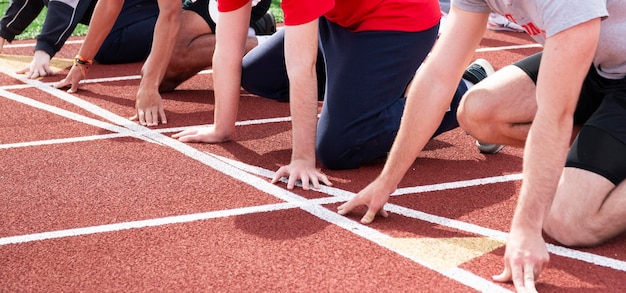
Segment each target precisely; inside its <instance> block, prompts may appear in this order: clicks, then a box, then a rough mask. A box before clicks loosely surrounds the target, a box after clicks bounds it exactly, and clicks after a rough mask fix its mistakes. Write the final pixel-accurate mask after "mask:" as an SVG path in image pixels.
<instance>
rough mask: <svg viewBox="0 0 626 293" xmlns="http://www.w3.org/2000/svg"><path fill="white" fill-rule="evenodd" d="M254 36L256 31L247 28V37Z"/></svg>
mask: <svg viewBox="0 0 626 293" xmlns="http://www.w3.org/2000/svg"><path fill="white" fill-rule="evenodd" d="M254 36H256V32H255V31H254V29H253V28H251V27H249V28H248V37H254Z"/></svg>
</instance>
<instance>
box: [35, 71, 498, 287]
mask: <svg viewBox="0 0 626 293" xmlns="http://www.w3.org/2000/svg"><path fill="white" fill-rule="evenodd" d="M25 82H27V83H32V84H33V85H34V86H35V87H36V88H38V89H40V90H42V91H44V92H47V93H50V94H52V95H55V96H57V97H58V98H60V99H62V100H64V101H66V102H69V103H72V104H74V105H76V106H78V107H81V108H83V109H85V110H87V111H90V112H92V113H93V114H95V115H98V116H100V117H103V118H105V119H107V120H109V121H112V122H114V123H116V124H120V125H122V126H124V127H126V128H128V129H129V130H131V131H137V132H141V134H143V135H144V136H145V137H146V138H148V139H152V140H154V141H155V142H157V143H160V144H162V145H164V146H168V147H170V148H172V149H174V150H176V151H179V152H181V153H183V154H185V155H187V156H188V157H190V158H192V159H195V160H197V161H199V162H202V163H204V164H205V165H207V166H209V167H212V168H213V169H215V170H217V171H220V172H222V173H223V174H226V175H228V176H231V177H232V178H234V179H236V180H239V181H241V182H243V183H246V184H248V185H250V186H252V187H255V188H257V189H259V190H261V191H263V192H265V193H268V194H270V195H273V196H274V197H276V198H279V199H281V200H284V201H286V202H292V203H293V202H303V201H304V202H306V201H308V199H306V198H303V197H301V196H299V195H297V194H295V193H293V192H291V191H288V190H286V189H283V188H280V187H278V186H276V185H274V184H271V183H270V182H268V181H267V180H266V179H262V178H261V177H257V176H256V175H252V174H250V173H247V172H245V171H242V170H239V169H237V168H235V167H233V166H231V165H229V164H227V163H225V162H222V161H220V160H218V159H217V158H215V157H212V156H210V155H208V154H206V153H204V152H201V151H199V150H197V149H195V148H193V147H191V146H189V145H187V144H184V143H182V142H179V141H178V140H175V139H172V138H169V137H167V136H165V135H163V134H161V133H158V132H156V131H148V130H149V129H148V128H146V127H143V126H141V125H138V124H135V123H132V122H131V123H129V122H130V121H128V119H126V118H123V117H121V116H118V115H116V114H114V113H112V112H109V111H107V110H104V109H102V108H100V107H98V106H96V105H93V104H91V103H89V102H86V101H84V100H81V99H78V98H76V97H74V96H71V95H69V94H68V93H66V92H64V91H60V90H58V89H55V88H52V87H50V86H48V85H45V84H43V83H41V82H39V81H29V80H26V81H25ZM300 208H301V209H302V210H304V211H306V212H308V213H310V214H312V215H314V216H316V217H318V218H319V219H322V220H324V221H327V222H329V223H331V224H333V225H336V226H337V227H341V228H343V229H345V230H348V231H350V232H352V233H355V234H357V235H359V236H360V237H362V238H365V239H367V240H370V241H372V242H374V243H376V244H378V245H379V246H381V247H385V248H387V249H389V250H391V251H394V252H396V253H397V254H399V255H403V256H405V257H407V258H409V259H411V260H413V261H414V262H416V263H418V264H421V265H422V266H425V267H427V268H429V269H431V270H433V271H436V272H439V273H440V274H442V275H444V276H447V277H448V278H452V279H454V280H456V281H457V282H460V283H462V284H464V285H466V286H469V287H472V288H475V289H477V290H488V291H490V292H500V291H501V292H508V290H506V289H504V288H502V287H500V286H498V285H496V284H494V283H493V282H491V281H489V280H486V279H483V278H480V277H478V276H475V277H472V276H473V274H472V273H471V272H465V271H463V270H461V269H459V268H452V269H449V270H440V269H437V268H434V267H432V266H430V265H429V264H427V263H424V262H423V261H421V260H419V259H415V258H414V257H412V256H411V255H408V254H407V253H405V252H403V251H400V250H397V249H395V248H393V247H390V246H389V245H388V244H386V243H383V241H382V240H383V239H388V238H389V236H387V235H385V234H382V233H381V232H379V231H377V230H375V229H372V228H370V227H368V226H365V225H362V224H361V223H358V222H356V221H352V220H350V219H348V218H346V217H343V216H340V215H339V214H337V213H336V212H333V211H330V210H328V209H326V208H325V207H323V206H321V205H312V206H302V207H300Z"/></svg>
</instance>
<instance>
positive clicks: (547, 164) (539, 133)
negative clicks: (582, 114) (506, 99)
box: [512, 110, 572, 234]
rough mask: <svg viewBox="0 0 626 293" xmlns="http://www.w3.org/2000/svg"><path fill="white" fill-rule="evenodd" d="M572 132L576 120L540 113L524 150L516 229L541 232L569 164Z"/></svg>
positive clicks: (515, 219)
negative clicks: (562, 174)
mask: <svg viewBox="0 0 626 293" xmlns="http://www.w3.org/2000/svg"><path fill="white" fill-rule="evenodd" d="M546 112H548V113H546ZM571 129H572V119H567V117H562V118H560V119H559V118H555V117H553V116H552V115H551V114H550V113H549V111H541V110H540V111H538V112H537V114H536V116H535V120H534V121H533V124H532V126H531V129H530V132H529V134H528V138H527V140H526V148H525V149H524V163H523V170H524V178H523V183H522V188H521V191H520V197H519V200H518V205H517V208H516V211H515V215H514V217H513V222H512V225H513V226H517V227H524V229H530V230H531V231H535V232H536V233H539V234H540V233H541V230H542V227H543V222H544V218H545V217H546V215H547V214H548V212H549V210H550V206H551V204H552V200H553V199H554V195H555V193H556V189H557V185H558V181H559V178H560V176H561V173H562V171H563V166H564V165H565V158H566V154H567V150H568V149H569V142H570V137H571Z"/></svg>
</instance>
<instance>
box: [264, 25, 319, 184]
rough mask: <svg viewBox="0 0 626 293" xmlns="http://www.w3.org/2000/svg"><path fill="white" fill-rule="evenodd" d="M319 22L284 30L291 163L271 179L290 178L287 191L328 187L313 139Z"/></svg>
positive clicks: (315, 117) (288, 27)
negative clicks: (297, 185)
mask: <svg viewBox="0 0 626 293" xmlns="http://www.w3.org/2000/svg"><path fill="white" fill-rule="evenodd" d="M317 44H318V20H317V19H316V20H314V21H311V22H308V23H305V24H301V25H296V26H286V27H285V63H286V65H287V75H288V76H289V96H290V97H291V98H290V109H291V117H292V132H293V137H292V141H293V149H292V153H291V162H290V164H289V165H288V166H283V167H281V168H280V169H279V170H278V171H277V172H276V175H275V176H274V179H273V182H277V181H278V180H279V179H280V178H281V177H283V176H289V181H288V183H287V188H288V189H292V188H293V187H294V185H295V183H296V181H297V180H301V181H302V187H303V188H304V189H309V183H310V182H311V183H313V186H314V187H315V188H319V181H320V180H321V181H322V182H324V183H325V184H327V185H331V183H330V181H328V178H327V177H326V175H324V174H322V173H321V172H320V171H319V170H317V169H316V168H315V167H316V166H315V137H316V131H317V74H316V70H315V62H316V58H317V46H318V45H317Z"/></svg>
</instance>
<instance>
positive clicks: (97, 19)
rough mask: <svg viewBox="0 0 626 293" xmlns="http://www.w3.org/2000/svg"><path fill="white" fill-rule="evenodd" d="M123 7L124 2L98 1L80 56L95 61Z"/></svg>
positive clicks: (118, 0) (120, 0) (121, 0)
mask: <svg viewBox="0 0 626 293" xmlns="http://www.w3.org/2000/svg"><path fill="white" fill-rule="evenodd" d="M123 5H124V0H106V1H98V4H96V7H95V9H94V12H93V17H92V18H91V22H90V23H89V30H88V31H87V36H86V37H85V41H84V42H83V44H82V46H81V47H80V50H79V52H78V54H79V55H80V56H82V57H83V58H85V59H88V60H93V58H94V57H95V56H96V54H97V53H98V50H99V49H100V46H102V43H103V42H104V39H106V37H107V35H108V34H109V32H111V28H113V25H114V24H115V20H116V19H117V17H118V15H119V14H120V11H121V10H122V6H123Z"/></svg>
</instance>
